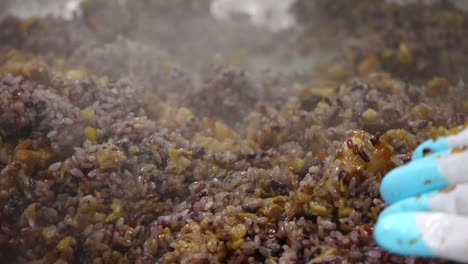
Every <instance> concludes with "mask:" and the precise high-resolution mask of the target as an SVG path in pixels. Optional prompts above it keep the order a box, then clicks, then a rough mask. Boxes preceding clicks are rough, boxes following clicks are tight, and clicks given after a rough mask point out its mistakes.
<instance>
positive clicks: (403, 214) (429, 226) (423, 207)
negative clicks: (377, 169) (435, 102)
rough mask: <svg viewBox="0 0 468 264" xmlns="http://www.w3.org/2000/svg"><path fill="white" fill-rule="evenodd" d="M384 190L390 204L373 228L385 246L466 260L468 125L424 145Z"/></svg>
mask: <svg viewBox="0 0 468 264" xmlns="http://www.w3.org/2000/svg"><path fill="white" fill-rule="evenodd" d="M380 191H381V195H382V197H383V199H384V200H385V201H386V202H387V204H389V207H388V208H386V209H385V210H384V211H383V212H382V213H381V214H380V216H379V219H378V221H377V224H376V226H375V227H374V239H375V240H376V242H377V243H378V244H379V245H380V246H381V247H383V248H384V249H386V250H388V251H390V252H393V253H395V254H399V255H407V256H421V257H439V258H444V259H450V260H456V261H462V262H467V263H468V128H465V129H464V130H463V131H462V132H460V133H458V134H456V135H453V136H448V137H441V138H438V139H437V140H436V141H433V140H428V141H426V142H424V143H423V144H421V145H420V146H419V147H418V148H416V150H415V151H414V153H413V159H412V161H411V162H410V163H408V164H406V165H404V166H401V167H399V168H396V169H394V170H392V171H391V172H390V173H388V174H387V175H386V176H385V177H384V179H383V181H382V184H381V187H380Z"/></svg>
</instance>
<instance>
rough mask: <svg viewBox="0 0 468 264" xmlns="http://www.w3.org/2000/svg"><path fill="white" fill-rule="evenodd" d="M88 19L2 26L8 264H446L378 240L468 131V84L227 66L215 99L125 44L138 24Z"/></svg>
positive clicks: (0, 152)
mask: <svg viewBox="0 0 468 264" xmlns="http://www.w3.org/2000/svg"><path fill="white" fill-rule="evenodd" d="M156 2H158V1H155V3H153V5H155V6H156V7H154V8H158V10H163V11H161V12H166V11H164V10H172V9H175V10H177V8H174V6H172V5H171V4H168V5H164V4H163V3H161V4H156ZM161 2H163V1H161ZM182 2H183V1H182ZM182 2H181V3H179V5H183V3H182ZM319 2H320V1H319ZM338 2H339V1H338ZM338 2H337V3H338ZM341 2H343V1H341ZM363 2H365V1H363ZM97 3H101V2H100V1H97ZM194 3H195V2H194ZM342 4H345V3H344V2H343V3H342ZM101 5H104V6H105V4H103V3H101ZM174 5H176V4H174ZM136 6H138V5H136ZM201 6H202V5H201ZM319 6H320V5H319ZM84 8H88V9H85V11H86V10H87V12H88V13H87V12H84V17H83V18H81V20H80V19H77V20H75V21H72V22H65V21H61V22H60V21H59V20H56V19H53V18H46V19H44V20H40V21H22V20H18V19H15V18H6V19H4V20H3V21H0V29H1V32H0V44H1V46H0V51H1V52H0V65H1V66H0V136H1V137H0V223H1V229H0V258H1V259H2V263H271V264H273V263H442V261H440V262H439V261H434V260H426V259H420V258H413V257H400V256H395V255H392V254H390V253H388V252H385V251H384V250H382V249H381V248H379V247H378V246H377V245H376V244H375V242H374V241H373V238H372V230H373V224H374V223H375V221H376V219H377V217H378V214H379V212H380V211H381V210H382V209H383V208H384V207H385V204H384V202H383V201H382V199H381V198H380V195H379V183H380V181H381V179H382V178H383V176H384V175H385V174H386V173H387V172H388V171H389V170H391V169H392V168H394V167H396V166H399V165H402V164H405V163H407V162H409V161H410V156H411V152H412V150H413V149H414V148H415V147H416V146H417V145H418V144H419V143H421V142H422V140H424V139H426V138H428V137H431V136H432V135H433V133H441V132H443V131H445V130H444V128H445V127H455V126H457V125H461V124H464V123H465V122H467V121H468V118H467V117H468V115H467V114H468V93H467V89H468V87H466V85H465V84H464V83H463V82H459V83H458V82H454V81H453V78H452V77H453V76H448V77H447V78H441V77H434V76H432V77H431V78H430V79H429V80H428V81H427V82H426V83H423V84H421V83H420V82H419V81H420V79H419V78H423V77H422V76H424V75H418V76H417V77H416V76H415V80H418V81H415V82H411V81H407V80H406V77H405V76H406V75H399V73H398V72H397V71H392V70H390V72H392V74H394V75H392V74H390V73H383V72H377V71H374V70H372V69H373V66H375V64H373V63H374V62H375V61H374V62H367V64H366V65H370V66H369V67H366V66H362V64H360V65H361V66H359V65H354V66H349V67H356V69H355V70H356V71H357V72H359V68H360V67H361V70H362V68H365V69H366V70H367V69H371V70H370V71H372V73H370V74H367V73H365V74H364V72H361V73H359V74H360V75H361V76H357V77H352V78H349V76H348V77H346V78H345V77H343V76H344V75H346V74H344V73H347V70H346V69H344V68H340V67H334V68H333V67H332V69H334V70H333V71H331V72H330V73H329V75H327V77H330V79H328V80H327V81H323V80H321V81H317V79H316V78H315V77H311V76H294V77H291V76H280V75H275V74H269V73H266V74H264V75H261V77H260V78H253V77H252V76H251V75H249V73H246V72H245V71H243V70H242V69H240V68H236V67H232V66H228V65H225V64H223V63H218V64H216V65H213V66H212V70H211V71H210V72H209V73H208V74H207V77H206V78H204V81H202V82H200V83H199V81H198V80H196V78H194V77H193V75H192V74H191V73H190V71H187V70H184V69H182V68H180V67H178V66H174V67H172V66H170V67H169V66H168V65H167V63H165V60H166V59H165V57H164V54H163V53H162V52H160V50H159V49H157V48H155V47H153V46H148V45H144V44H141V43H137V42H135V41H132V40H131V37H129V35H127V36H126V35H125V32H127V31H128V30H129V27H130V26H129V25H131V23H136V22H135V21H132V20H131V19H129V20H126V19H122V20H123V21H122V23H121V24H120V25H114V26H113V27H109V28H107V29H106V30H104V32H99V31H97V32H98V33H96V32H93V31H92V30H91V29H90V28H92V27H91V26H89V23H91V24H93V23H97V22H96V19H98V20H97V21H99V19H103V20H104V19H105V18H106V16H105V15H103V14H102V13H103V12H104V11H107V12H110V11H109V10H112V9H110V8H111V7H109V6H105V8H104V7H100V6H99V5H97V6H92V7H89V6H88V7H87V6H85V7H84ZM112 8H117V7H112ZM134 8H136V7H134ZM190 8H192V9H195V10H199V9H200V8H201V7H200V6H198V5H196V4H194V5H193V6H191V7H190ZM322 8H324V10H329V9H327V8H329V6H326V8H325V7H322ZM410 8H411V7H410ZM92 10H94V11H95V12H91V11H92ZM303 11H304V10H303ZM315 11H316V10H314V12H315ZM90 12H91V13H90ZM121 12H132V10H131V9H130V10H126V9H123V10H121ZM197 12H202V11H197ZM149 13H150V12H149ZM97 14H99V16H98V15H97ZM104 14H108V15H109V13H106V12H104ZM101 15H102V17H101ZM146 15H147V16H148V14H146ZM122 16H123V17H124V18H128V17H127V16H125V15H122ZM463 18H466V17H463ZM140 19H141V20H142V21H146V19H145V14H144V13H142V17H140ZM86 23H88V24H86ZM127 23H128V24H129V25H127ZM33 25H34V26H33ZM25 29H26V30H27V33H28V34H29V35H27V34H26V33H25V32H24V31H23V30H25ZM67 29H74V30H73V31H70V32H73V33H70V32H69V31H68V30H67ZM107 30H109V31H115V32H119V33H122V35H123V37H122V36H121V37H115V39H113V40H109V38H110V36H113V35H114V34H115V32H114V33H110V32H109V31H107ZM76 32H81V33H82V35H81V36H83V38H86V36H89V38H90V39H93V41H94V42H93V43H91V42H90V41H89V39H86V40H83V39H80V38H79V37H78V36H77V35H74V33H76ZM33 33H37V34H33ZM62 34H65V36H68V37H63V36H62ZM93 34H94V35H93ZM96 34H97V35H96ZM57 36H62V38H59V37H57ZM96 36H97V37H96ZM465 39H466V37H465ZM46 47H50V49H49V50H48V49H47V48H46ZM55 47H56V48H55ZM86 51H89V53H87V52H86ZM454 52H458V51H454ZM437 54H438V53H437ZM63 56H64V57H65V58H63ZM437 56H438V55H437ZM417 58H418V59H419V58H420V57H417ZM377 59H379V58H377ZM93 60H95V61H93ZM116 62H117V63H118V65H117V64H114V63H116ZM70 65H75V66H76V67H78V66H79V67H82V69H80V70H76V69H70ZM353 69H354V68H353ZM362 71H364V70H362ZM428 71H429V70H428ZM415 72H416V71H415ZM351 74H353V75H354V74H355V73H351ZM122 76H124V77H122ZM395 76H399V77H401V78H398V77H395ZM298 80H300V81H299V82H300V83H301V84H305V83H309V81H317V82H314V87H312V88H310V87H307V86H305V85H299V86H298V84H297V82H298Z"/></svg>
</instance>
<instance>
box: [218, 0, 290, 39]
mask: <svg viewBox="0 0 468 264" xmlns="http://www.w3.org/2000/svg"><path fill="white" fill-rule="evenodd" d="M295 2H296V0H281V1H277V0H213V2H212V3H211V14H212V15H213V16H214V17H215V18H217V19H221V20H229V19H232V18H233V17H235V16H236V15H245V16H247V17H248V19H249V20H250V22H251V24H253V25H254V26H258V27H263V28H267V29H269V30H271V31H273V32H277V31H281V30H285V29H289V28H292V27H294V26H295V25H296V19H295V17H294V15H293V14H291V13H290V11H289V10H290V7H291V6H292V5H293V4H294V3H295Z"/></svg>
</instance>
